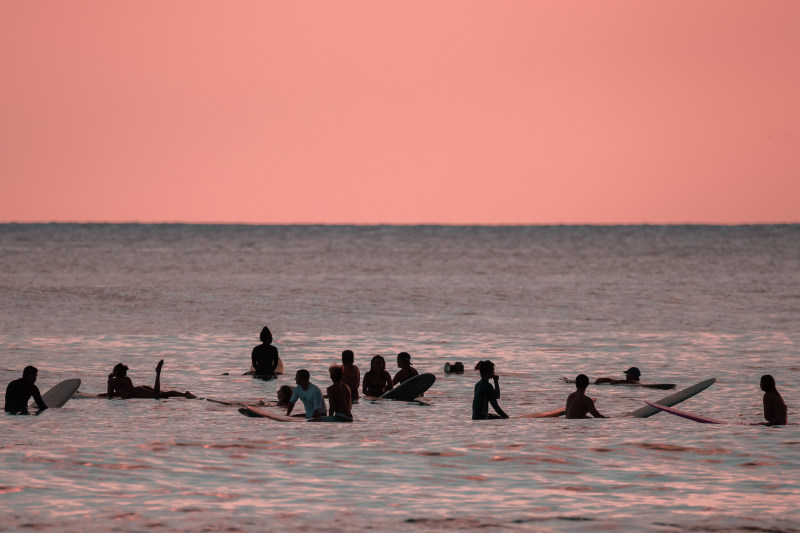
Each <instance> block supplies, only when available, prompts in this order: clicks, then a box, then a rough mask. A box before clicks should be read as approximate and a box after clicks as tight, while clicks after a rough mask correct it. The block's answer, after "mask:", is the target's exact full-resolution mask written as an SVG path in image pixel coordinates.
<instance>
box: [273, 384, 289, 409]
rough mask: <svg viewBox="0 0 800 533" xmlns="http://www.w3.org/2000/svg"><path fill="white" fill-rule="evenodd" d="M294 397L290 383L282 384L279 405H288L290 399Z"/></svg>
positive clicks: (279, 392)
mask: <svg viewBox="0 0 800 533" xmlns="http://www.w3.org/2000/svg"><path fill="white" fill-rule="evenodd" d="M291 398H292V388H291V387H290V386H289V385H281V386H280V388H279V389H278V405H277V407H288V406H289V400H290V399H291Z"/></svg>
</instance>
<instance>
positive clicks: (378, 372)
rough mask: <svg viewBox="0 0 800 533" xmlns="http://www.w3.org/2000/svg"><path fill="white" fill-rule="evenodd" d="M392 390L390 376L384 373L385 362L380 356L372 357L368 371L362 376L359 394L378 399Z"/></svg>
mask: <svg viewBox="0 0 800 533" xmlns="http://www.w3.org/2000/svg"><path fill="white" fill-rule="evenodd" d="M392 388H393V385H392V376H390V375H389V373H388V372H387V371H386V360H385V359H384V358H383V356H382V355H375V356H373V357H372V361H370V363H369V370H368V371H367V373H366V374H364V384H363V386H362V388H361V392H363V393H364V396H375V397H378V396H380V395H381V394H383V393H384V392H386V391H387V390H392Z"/></svg>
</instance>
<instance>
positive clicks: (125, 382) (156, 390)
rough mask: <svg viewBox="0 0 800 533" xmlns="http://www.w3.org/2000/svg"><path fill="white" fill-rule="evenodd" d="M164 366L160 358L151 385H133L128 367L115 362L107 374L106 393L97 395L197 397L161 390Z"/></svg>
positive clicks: (120, 396)
mask: <svg viewBox="0 0 800 533" xmlns="http://www.w3.org/2000/svg"><path fill="white" fill-rule="evenodd" d="M163 366H164V360H163V359H162V360H160V361H159V362H158V364H157V365H156V382H155V383H154V384H153V386H152V387H148V386H147V385H139V386H138V387H134V386H133V381H131V378H129V377H128V367H127V366H125V365H123V364H122V363H117V364H116V365H115V366H114V370H113V371H112V372H111V374H109V375H108V388H107V390H106V394H104V395H103V394H99V395H98V396H106V397H108V398H113V397H114V396H117V397H119V398H122V399H123V400H124V399H128V398H173V397H176V396H182V397H184V398H197V396H195V395H194V394H192V393H191V392H189V391H186V392H178V391H174V390H170V391H162V390H161V367H163Z"/></svg>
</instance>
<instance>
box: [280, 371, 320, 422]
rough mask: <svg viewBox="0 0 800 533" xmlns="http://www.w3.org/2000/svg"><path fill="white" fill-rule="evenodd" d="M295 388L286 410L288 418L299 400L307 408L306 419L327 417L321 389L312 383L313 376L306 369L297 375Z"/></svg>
mask: <svg viewBox="0 0 800 533" xmlns="http://www.w3.org/2000/svg"><path fill="white" fill-rule="evenodd" d="M294 382H295V383H297V387H295V388H294V392H293V393H292V397H291V398H290V399H289V407H288V408H287V409H286V416H292V409H294V404H295V403H297V400H302V401H303V406H304V407H305V408H306V418H318V417H321V416H325V400H324V399H323V398H322V391H320V390H319V387H317V386H316V385H314V384H313V383H311V374H309V372H308V370H306V369H305V368H301V369H300V370H298V371H297V374H295V377H294Z"/></svg>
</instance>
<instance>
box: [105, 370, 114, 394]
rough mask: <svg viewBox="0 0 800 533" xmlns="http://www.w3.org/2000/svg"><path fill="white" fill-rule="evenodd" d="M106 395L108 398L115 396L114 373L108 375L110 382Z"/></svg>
mask: <svg viewBox="0 0 800 533" xmlns="http://www.w3.org/2000/svg"><path fill="white" fill-rule="evenodd" d="M106 396H107V397H108V398H111V397H113V396H114V374H109V375H108V384H107V385H106Z"/></svg>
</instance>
